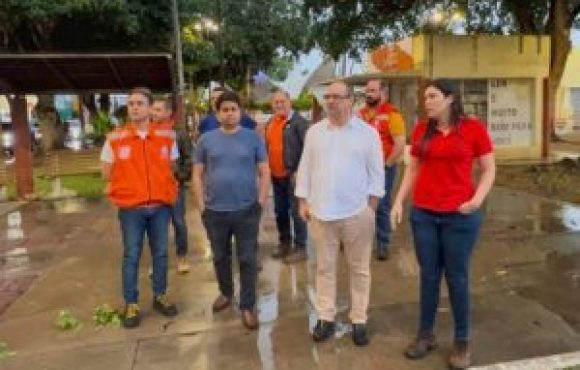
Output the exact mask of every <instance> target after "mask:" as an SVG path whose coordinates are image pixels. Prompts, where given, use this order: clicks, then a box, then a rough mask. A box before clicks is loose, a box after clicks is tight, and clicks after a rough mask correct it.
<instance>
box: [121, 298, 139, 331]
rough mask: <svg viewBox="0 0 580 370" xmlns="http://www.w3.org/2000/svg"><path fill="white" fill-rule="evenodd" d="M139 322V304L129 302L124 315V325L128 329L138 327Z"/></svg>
mask: <svg viewBox="0 0 580 370" xmlns="http://www.w3.org/2000/svg"><path fill="white" fill-rule="evenodd" d="M139 322H140V314H139V306H138V305H137V304H136V303H129V304H127V306H126V307H125V314H124V315H123V327H124V328H127V329H132V328H136V327H138V326H139Z"/></svg>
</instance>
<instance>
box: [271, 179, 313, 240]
mask: <svg viewBox="0 0 580 370" xmlns="http://www.w3.org/2000/svg"><path fill="white" fill-rule="evenodd" d="M272 186H273V188H274V213H275V214H276V226H277V228H278V234H279V239H280V243H289V244H291V243H292V232H291V230H290V215H292V224H293V226H294V245H295V246H296V248H305V247H306V238H307V233H308V232H307V228H306V223H305V222H304V220H303V219H302V218H301V217H300V214H299V213H298V200H297V199H296V197H295V196H294V184H292V180H291V179H290V177H284V178H276V177H272Z"/></svg>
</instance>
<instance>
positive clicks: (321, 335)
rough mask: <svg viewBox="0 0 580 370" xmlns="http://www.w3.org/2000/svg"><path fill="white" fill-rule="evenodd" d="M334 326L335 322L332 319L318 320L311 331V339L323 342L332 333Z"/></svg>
mask: <svg viewBox="0 0 580 370" xmlns="http://www.w3.org/2000/svg"><path fill="white" fill-rule="evenodd" d="M335 328H336V324H335V323H334V321H325V320H318V321H317V322H316V326H315V327H314V330H313V331H312V339H314V341H315V342H324V341H325V340H327V339H328V338H330V337H331V336H332V335H334V330H335Z"/></svg>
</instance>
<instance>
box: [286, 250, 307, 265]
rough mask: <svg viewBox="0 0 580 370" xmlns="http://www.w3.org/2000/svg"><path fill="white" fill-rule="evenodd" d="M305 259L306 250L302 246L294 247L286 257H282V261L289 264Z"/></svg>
mask: <svg viewBox="0 0 580 370" xmlns="http://www.w3.org/2000/svg"><path fill="white" fill-rule="evenodd" d="M306 259H307V256H306V250H304V248H295V249H293V250H292V252H290V253H289V254H288V255H287V256H286V257H284V262H285V263H288V264H291V263H298V262H302V261H306Z"/></svg>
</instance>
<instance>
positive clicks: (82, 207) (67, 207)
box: [52, 198, 88, 214]
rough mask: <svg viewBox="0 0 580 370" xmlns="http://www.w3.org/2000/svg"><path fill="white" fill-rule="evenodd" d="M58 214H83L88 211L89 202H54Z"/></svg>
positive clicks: (78, 200)
mask: <svg viewBox="0 0 580 370" xmlns="http://www.w3.org/2000/svg"><path fill="white" fill-rule="evenodd" d="M52 205H53V208H54V210H55V212H56V213H57V214H72V213H83V212H86V211H87V210H88V204H87V200H86V199H84V198H67V199H60V200H55V201H54V202H52Z"/></svg>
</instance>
